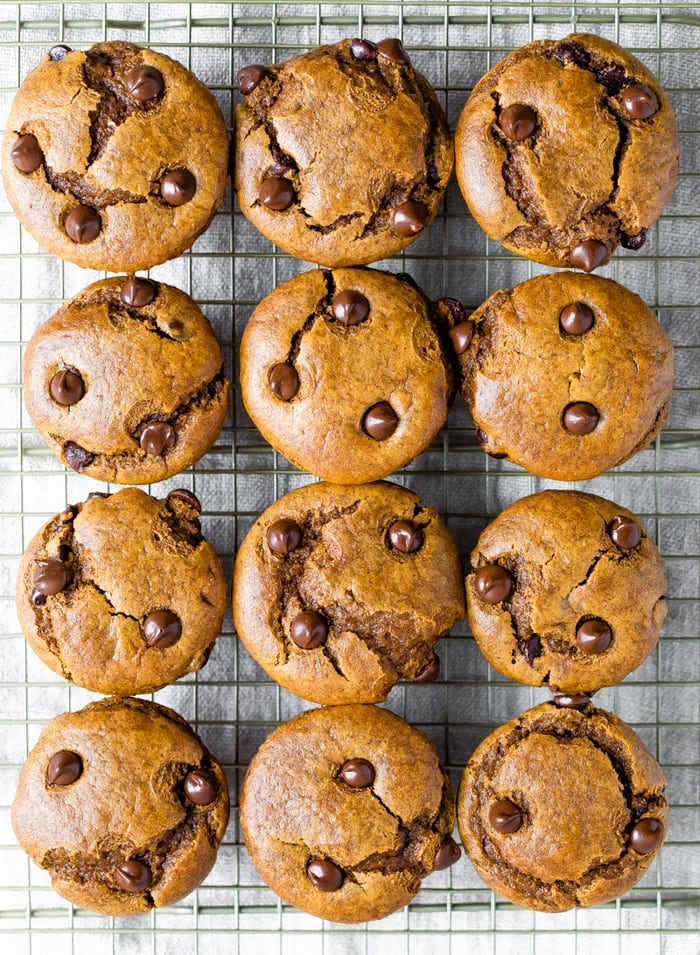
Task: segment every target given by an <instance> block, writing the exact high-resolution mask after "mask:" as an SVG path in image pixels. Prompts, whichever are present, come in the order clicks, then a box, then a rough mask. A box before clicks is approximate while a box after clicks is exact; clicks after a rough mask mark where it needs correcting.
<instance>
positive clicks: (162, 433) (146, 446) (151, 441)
mask: <svg viewBox="0 0 700 955" xmlns="http://www.w3.org/2000/svg"><path fill="white" fill-rule="evenodd" d="M174 444H175V428H173V426H172V425H171V424H168V422H167V421H152V422H151V423H150V424H147V425H146V427H145V428H144V429H143V431H142V432H141V437H140V438H139V446H140V448H141V450H142V451H145V452H146V454H155V455H157V456H158V457H162V456H163V455H164V454H165V452H166V451H169V450H170V449H171V448H172V447H173V446H174Z"/></svg>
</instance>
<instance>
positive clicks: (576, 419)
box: [562, 401, 600, 435]
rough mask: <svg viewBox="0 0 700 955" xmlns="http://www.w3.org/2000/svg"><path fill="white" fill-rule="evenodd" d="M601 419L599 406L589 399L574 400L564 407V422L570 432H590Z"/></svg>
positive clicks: (565, 427)
mask: <svg viewBox="0 0 700 955" xmlns="http://www.w3.org/2000/svg"><path fill="white" fill-rule="evenodd" d="M599 421H600V415H599V414H598V410H597V408H596V407H595V406H594V405H592V404H591V403H590V402H588V401H574V402H572V403H571V404H570V405H567V406H566V408H564V414H563V415H562V424H563V425H564V429H565V430H566V431H568V432H569V433H570V434H578V435H583V434H590V433H591V431H595V429H596V427H597V426H598V422H599Z"/></svg>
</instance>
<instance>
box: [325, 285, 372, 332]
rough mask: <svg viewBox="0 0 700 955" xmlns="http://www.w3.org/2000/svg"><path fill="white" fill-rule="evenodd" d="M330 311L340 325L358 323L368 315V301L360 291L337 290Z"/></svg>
mask: <svg viewBox="0 0 700 955" xmlns="http://www.w3.org/2000/svg"><path fill="white" fill-rule="evenodd" d="M331 311H332V312H333V316H334V318H335V319H336V321H339V322H340V323H341V324H342V325H359V324H360V322H364V320H365V319H366V318H367V316H368V315H369V302H368V301H367V299H366V298H365V296H364V295H363V294H362V292H356V291H355V290H354V289H353V290H349V291H347V292H338V293H337V294H336V295H334V296H333V301H332V302H331Z"/></svg>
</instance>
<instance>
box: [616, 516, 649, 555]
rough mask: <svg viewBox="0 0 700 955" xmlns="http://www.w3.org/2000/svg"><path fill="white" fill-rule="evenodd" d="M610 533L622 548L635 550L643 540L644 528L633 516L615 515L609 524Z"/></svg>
mask: <svg viewBox="0 0 700 955" xmlns="http://www.w3.org/2000/svg"><path fill="white" fill-rule="evenodd" d="M608 533H609V534H610V536H611V537H612V539H613V543H614V544H615V545H616V546H617V547H619V548H620V549H621V550H634V548H635V547H639V544H640V543H641V540H642V530H641V528H640V526H639V524H638V523H637V522H636V521H634V520H632V518H631V517H622V516H621V515H619V516H618V517H613V519H612V520H611V521H610V524H609V525H608Z"/></svg>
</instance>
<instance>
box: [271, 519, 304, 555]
mask: <svg viewBox="0 0 700 955" xmlns="http://www.w3.org/2000/svg"><path fill="white" fill-rule="evenodd" d="M302 536H303V535H302V530H301V527H299V525H298V524H296V523H295V522H294V521H290V520H287V519H286V518H281V519H280V520H278V521H274V522H273V523H272V524H270V526H269V527H268V529H267V533H266V534H265V537H266V539H267V546H268V547H269V548H270V550H271V551H273V552H274V553H275V554H284V555H285V556H286V555H287V554H291V552H292V551H293V550H296V549H297V547H298V546H299V544H301V539H302Z"/></svg>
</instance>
